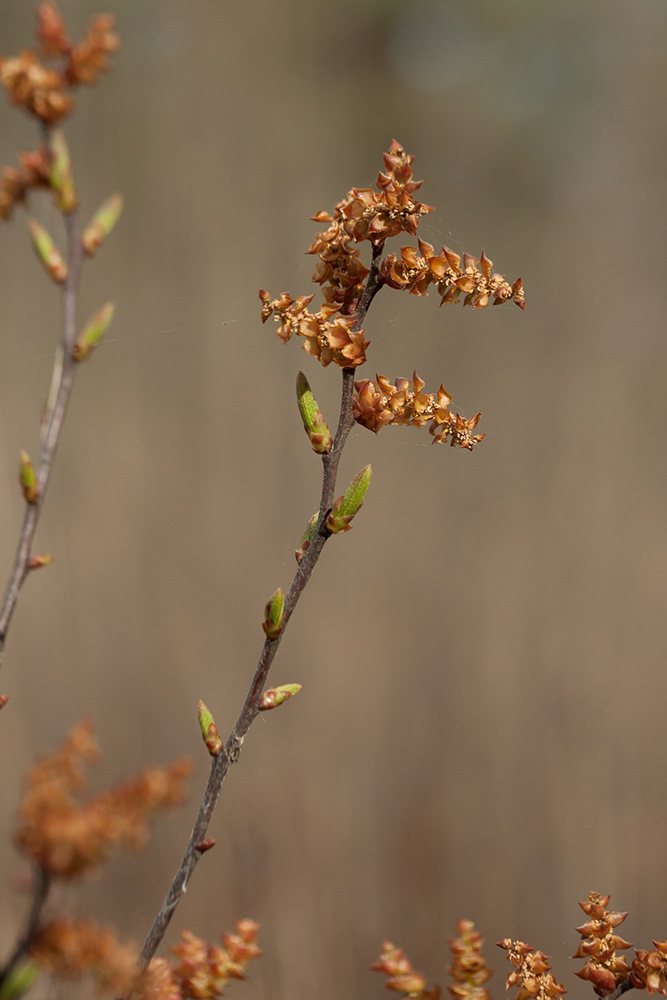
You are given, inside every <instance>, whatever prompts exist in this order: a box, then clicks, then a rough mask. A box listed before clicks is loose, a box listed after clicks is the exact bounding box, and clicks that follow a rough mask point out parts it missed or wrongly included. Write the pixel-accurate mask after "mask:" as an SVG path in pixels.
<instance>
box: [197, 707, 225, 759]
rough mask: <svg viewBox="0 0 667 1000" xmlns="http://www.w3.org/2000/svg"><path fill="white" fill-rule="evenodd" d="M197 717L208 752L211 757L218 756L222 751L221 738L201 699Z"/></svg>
mask: <svg viewBox="0 0 667 1000" xmlns="http://www.w3.org/2000/svg"><path fill="white" fill-rule="evenodd" d="M197 717H198V719H199V728H200V729H201V734H202V736H203V738H204V743H205V744H206V749H207V750H208V752H209V753H210V755H211V757H219V756H220V753H221V751H222V738H221V736H220V733H219V732H218V727H217V726H216V724H215V720H214V719H213V716H212V715H211V713H210V712H209V710H208V708H207V707H206V705H205V704H204V702H203V701H200V702H199V705H198V708H197Z"/></svg>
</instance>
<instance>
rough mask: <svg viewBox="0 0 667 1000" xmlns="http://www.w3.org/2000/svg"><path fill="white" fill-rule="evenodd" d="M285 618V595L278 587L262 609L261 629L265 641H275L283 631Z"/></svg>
mask: <svg viewBox="0 0 667 1000" xmlns="http://www.w3.org/2000/svg"><path fill="white" fill-rule="evenodd" d="M284 618H285V595H284V594H283V592H282V590H281V588H280V587H278V589H277V590H276V592H275V594H274V595H273V597H271V599H270V600H269V601H268V603H267V605H266V607H265V608H264V621H263V622H262V628H263V629H264V632H265V634H266V638H267V639H277V638H278V636H279V635H280V633H281V632H282V630H283V620H284Z"/></svg>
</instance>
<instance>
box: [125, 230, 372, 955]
mask: <svg viewBox="0 0 667 1000" xmlns="http://www.w3.org/2000/svg"><path fill="white" fill-rule="evenodd" d="M381 256H382V247H381V246H374V247H373V259H372V263H371V269H370V273H369V275H368V278H367V279H366V285H365V288H364V292H363V295H362V296H361V299H360V301H359V308H358V310H357V314H356V320H355V323H354V327H353V329H354V330H359V329H361V327H362V326H363V323H364V318H365V316H366V313H367V311H368V308H369V306H370V304H371V302H372V300H373V298H374V297H375V295H376V294H377V292H378V291H379V290H380V288H381V281H380V278H379V269H380V258H381ZM354 373H355V369H354V368H344V369H343V385H342V392H341V405H340V416H339V419H338V427H337V430H336V436H335V438H334V441H333V445H332V447H331V451H330V452H329V453H328V454H327V455H323V456H322V464H323V471H322V494H321V499H320V510H319V518H318V529H317V532H316V534H315V537H314V538H313V540H312V541H311V543H310V547H309V548H308V550H307V552H306V554H305V556H304V558H303V559H302V560H301V562H300V563H299V566H298V569H297V571H296V573H295V575H294V579H293V580H292V584H291V586H290V589H289V591H288V594H287V597H286V598H285V608H284V619H283V629H282V632H281V633H280V636H279V637H278V638H277V639H266V641H265V642H264V647H263V649H262V652H261V655H260V658H259V662H258V664H257V668H256V670H255V674H254V677H253V679H252V683H251V685H250V688H249V690H248V693H247V695H246V699H245V702H244V705H243V708H242V709H241V714H240V715H239V717H238V719H237V720H236V725H235V726H234V728H233V729H232V731H231V733H230V735H229V738H228V739H227V742H226V743H225V746H224V749H223V750H222V752H221V753H220V754H219V756H217V757H215V758H214V759H213V762H212V764H211V771H210V774H209V779H208V783H207V785H206V790H205V792H204V797H203V799H202V802H201V805H200V807H199V813H198V815H197V819H196V821H195V825H194V827H193V830H192V833H191V835H190V839H189V841H188V844H187V847H186V849H185V853H184V855H183V859H182V861H181V863H180V865H179V868H178V871H177V872H176V875H175V876H174V879H173V881H172V883H171V886H170V888H169V892H168V893H167V896H166V898H165V900H164V903H163V904H162V907H161V908H160V912H159V913H158V915H157V916H156V918H155V920H154V921H153V926H152V927H151V929H150V931H149V933H148V936H147V938H146V940H145V942H144V946H143V948H142V949H141V954H140V956H139V966H140V968H142V969H144V968H146V966H147V965H148V963H149V962H150V960H151V958H152V957H153V955H154V954H155V952H156V950H157V948H158V947H159V945H160V942H161V941H162V938H163V937H164V935H165V932H166V930H167V927H168V926H169V922H170V921H171V918H172V916H173V915H174V911H175V909H176V907H177V906H178V904H179V902H180V900H181V899H182V898H183V896H184V895H185V892H186V890H187V886H188V882H189V881H190V878H191V876H192V873H193V872H194V870H195V867H196V865H197V862H198V861H199V859H200V857H201V856H202V854H203V853H204V849H205V846H204V845H205V842H206V833H207V830H208V826H209V823H210V821H211V817H212V815H213V810H214V809H215V806H216V803H217V801H218V798H219V796H220V791H221V789H222V783H223V781H224V780H225V778H226V776H227V772H228V771H229V768H230V767H231V766H232V764H235V763H236V761H237V760H238V759H239V755H240V753H241V747H242V746H243V741H244V739H245V736H246V733H247V732H248V730H249V729H250V726H251V725H252V722H253V720H254V718H255V716H256V715H257V713H258V711H259V702H260V698H261V696H262V691H263V690H264V686H265V684H266V679H267V676H268V673H269V670H270V668H271V664H272V663H273V660H274V658H275V655H276V653H277V652H278V647H279V646H280V643H281V640H282V638H283V636H284V634H285V628H286V627H287V623H288V622H289V619H290V618H291V615H292V612H293V611H294V609H295V607H296V605H297V603H298V601H299V598H300V597H301V594H302V593H303V591H304V589H305V587H306V584H307V583H308V580H309V579H310V576H311V574H312V572H313V570H314V568H315V565H316V563H317V561H318V559H319V557H320V554H321V552H322V549H323V548H324V545H325V543H326V541H327V539H328V538H329V537H330V536H329V532H328V531H327V530H326V527H325V521H326V517H327V514H328V513H329V511H330V509H331V507H332V505H333V502H334V499H335V492H336V478H337V474H338V465H339V462H340V457H341V454H342V451H343V447H344V446H345V442H346V440H347V436H348V434H349V433H350V430H351V428H352V425H353V424H354V418H353V415H352V398H353V392H354ZM207 846H209V845H206V847H207Z"/></svg>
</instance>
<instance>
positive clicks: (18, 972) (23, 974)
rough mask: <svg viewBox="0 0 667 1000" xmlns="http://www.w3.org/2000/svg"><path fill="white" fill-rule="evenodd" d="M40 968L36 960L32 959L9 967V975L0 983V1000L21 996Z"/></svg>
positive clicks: (28, 987) (9, 999)
mask: <svg viewBox="0 0 667 1000" xmlns="http://www.w3.org/2000/svg"><path fill="white" fill-rule="evenodd" d="M39 972H40V969H39V966H38V964H37V962H33V961H32V959H28V961H26V962H23V963H21V964H20V965H17V966H15V968H13V969H11V971H10V972H9V975H8V976H7V978H6V979H5V981H4V982H3V984H2V993H1V994H0V996H2V1000H14V998H15V997H20V996H23V994H24V993H27V992H28V990H29V989H30V987H31V986H32V984H33V982H34V981H35V979H36V978H37V976H38V975H39Z"/></svg>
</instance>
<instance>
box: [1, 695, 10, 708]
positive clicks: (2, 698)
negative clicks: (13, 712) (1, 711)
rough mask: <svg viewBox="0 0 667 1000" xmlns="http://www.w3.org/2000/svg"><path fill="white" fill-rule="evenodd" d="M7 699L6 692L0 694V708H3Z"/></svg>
mask: <svg viewBox="0 0 667 1000" xmlns="http://www.w3.org/2000/svg"><path fill="white" fill-rule="evenodd" d="M8 701H9V695H8V694H0V708H4V707H5V705H6V704H7V702H8Z"/></svg>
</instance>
